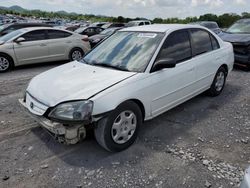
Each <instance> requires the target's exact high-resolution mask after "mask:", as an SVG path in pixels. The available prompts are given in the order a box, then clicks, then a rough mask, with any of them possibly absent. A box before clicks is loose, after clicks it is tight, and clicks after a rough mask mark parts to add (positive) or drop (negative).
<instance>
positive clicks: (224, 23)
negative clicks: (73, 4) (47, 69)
mask: <svg viewBox="0 0 250 188" xmlns="http://www.w3.org/2000/svg"><path fill="white" fill-rule="evenodd" d="M0 14H14V15H17V16H23V17H37V18H40V17H42V18H58V19H69V20H89V21H93V22H96V21H103V22H121V23H127V22H129V21H132V20H139V19H145V18H139V17H138V18H134V19H132V18H125V17H123V16H118V17H111V16H101V15H94V14H76V13H66V12H47V11H41V10H25V9H24V10H22V11H15V10H8V9H0ZM242 18H250V13H248V12H243V13H242V14H241V15H238V14H235V13H225V14H223V15H219V16H218V15H216V14H204V15H201V16H199V17H197V16H195V17H187V18H185V19H180V18H166V19H163V18H154V19H153V20H152V22H153V23H190V22H198V21H215V22H217V23H218V25H219V26H220V27H221V28H226V27H229V26H230V25H232V24H233V23H234V22H235V21H237V20H239V19H242Z"/></svg>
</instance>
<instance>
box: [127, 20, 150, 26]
mask: <svg viewBox="0 0 250 188" xmlns="http://www.w3.org/2000/svg"><path fill="white" fill-rule="evenodd" d="M151 24H152V23H151V21H149V20H135V21H130V22H128V23H127V25H126V26H127V27H135V26H143V25H151Z"/></svg>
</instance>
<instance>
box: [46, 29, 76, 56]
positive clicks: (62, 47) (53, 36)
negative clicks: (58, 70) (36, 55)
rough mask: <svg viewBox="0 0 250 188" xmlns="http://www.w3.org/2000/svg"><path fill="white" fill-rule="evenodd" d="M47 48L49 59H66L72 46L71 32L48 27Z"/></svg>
mask: <svg viewBox="0 0 250 188" xmlns="http://www.w3.org/2000/svg"><path fill="white" fill-rule="evenodd" d="M47 31H48V38H49V41H48V50H49V54H48V56H49V59H50V60H51V61H58V60H66V59H68V56H69V51H70V49H71V46H72V43H73V41H72V39H71V38H70V36H71V35H72V34H71V33H69V32H67V31H61V30H54V29H48V30H47Z"/></svg>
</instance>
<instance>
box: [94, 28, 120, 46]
mask: <svg viewBox="0 0 250 188" xmlns="http://www.w3.org/2000/svg"><path fill="white" fill-rule="evenodd" d="M122 28H123V27H113V28H109V29H105V30H104V31H102V32H101V33H99V34H97V35H93V36H91V37H89V42H90V45H91V47H92V48H93V47H94V46H96V45H97V44H98V43H99V42H100V41H102V40H103V39H105V38H107V37H109V36H111V35H113V34H114V33H115V32H116V31H118V30H120V29H122Z"/></svg>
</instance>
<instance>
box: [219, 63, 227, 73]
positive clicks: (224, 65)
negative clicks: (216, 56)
mask: <svg viewBox="0 0 250 188" xmlns="http://www.w3.org/2000/svg"><path fill="white" fill-rule="evenodd" d="M220 67H223V68H224V69H225V70H226V73H227V74H228V66H227V65H226V64H223V65H221V66H220Z"/></svg>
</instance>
